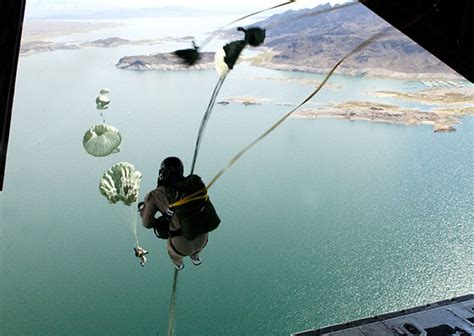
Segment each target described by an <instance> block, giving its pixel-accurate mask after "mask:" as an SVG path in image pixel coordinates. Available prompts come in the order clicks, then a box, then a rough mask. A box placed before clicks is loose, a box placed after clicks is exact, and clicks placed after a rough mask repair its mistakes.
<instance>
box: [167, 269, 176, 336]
mask: <svg viewBox="0 0 474 336" xmlns="http://www.w3.org/2000/svg"><path fill="white" fill-rule="evenodd" d="M177 287H178V270H177V269H175V270H174V275H173V287H172V289H171V300H170V306H169V310H168V336H173V335H174V320H175V311H176V288H177Z"/></svg>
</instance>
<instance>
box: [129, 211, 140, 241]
mask: <svg viewBox="0 0 474 336" xmlns="http://www.w3.org/2000/svg"><path fill="white" fill-rule="evenodd" d="M129 209H130V227H131V229H132V233H133V236H134V237H135V243H136V244H137V248H138V247H140V244H139V243H138V232H137V229H138V227H137V226H138V225H137V212H136V211H134V210H132V207H131V206H129Z"/></svg>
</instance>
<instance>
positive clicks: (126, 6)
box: [26, 0, 350, 17]
mask: <svg viewBox="0 0 474 336" xmlns="http://www.w3.org/2000/svg"><path fill="white" fill-rule="evenodd" d="M348 1H350V0H297V1H296V2H295V3H292V4H290V5H287V6H284V7H282V9H281V10H280V11H283V10H288V9H300V8H313V7H316V6H318V5H321V4H325V3H330V4H331V5H334V4H340V3H345V2H348ZM283 2H286V0H258V1H255V0H238V1H225V0H224V1H223V0H120V1H119V0H27V2H26V16H27V17H46V16H55V15H64V14H72V13H76V14H77V13H87V12H94V11H107V10H110V11H112V10H133V9H139V8H162V7H177V6H179V7H184V8H186V9H195V8H199V9H201V10H206V11H222V12H226V13H233V12H235V13H242V12H245V13H247V12H251V11H257V10H261V9H265V8H267V7H271V6H275V5H278V4H280V3H283ZM277 12H279V11H278V10H277V11H272V14H275V13H277Z"/></svg>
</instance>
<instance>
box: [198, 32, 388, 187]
mask: <svg viewBox="0 0 474 336" xmlns="http://www.w3.org/2000/svg"><path fill="white" fill-rule="evenodd" d="M389 29H391V27H388V28H385V29H383V30H382V31H380V32H378V33H376V34H374V35H372V36H371V37H370V38H368V39H367V40H365V41H364V42H362V43H361V44H359V45H358V46H357V47H355V48H354V49H353V50H352V51H351V52H350V53H348V54H347V55H345V56H344V57H343V58H341V59H340V60H339V62H337V63H336V65H334V66H333V67H332V69H331V70H330V71H329V73H328V74H327V75H326V77H325V78H324V80H323V81H322V82H321V84H319V86H318V87H317V88H316V90H314V91H313V92H312V93H311V94H310V95H309V96H308V97H306V99H305V100H303V101H302V102H301V103H300V104H298V106H296V107H295V108H294V109H292V110H291V111H290V112H288V113H287V114H285V115H284V116H283V117H281V118H280V119H279V120H277V122H276V123H274V124H273V125H272V126H271V127H270V128H269V129H268V130H266V131H265V132H263V133H262V135H260V136H259V137H258V138H256V139H255V140H254V141H252V142H251V143H250V144H248V145H247V146H246V147H244V148H243V149H242V150H241V151H240V152H238V153H237V154H236V155H235V156H234V157H233V158H232V159H231V160H230V161H229V162H228V163H227V165H226V166H225V167H224V168H222V169H221V170H220V171H219V172H218V173H217V174H216V176H214V178H213V179H212V180H211V182H209V184H208V185H207V188H208V189H209V188H210V187H211V186H212V185H213V184H214V183H215V182H216V181H217V180H218V179H219V178H220V177H221V176H222V174H224V173H225V171H226V170H227V169H229V168H230V167H231V166H232V165H233V164H234V163H235V162H236V161H237V160H239V159H240V157H241V156H242V155H244V154H245V153H246V152H247V151H248V150H249V149H250V148H252V147H253V146H254V145H256V144H257V143H258V142H259V141H260V140H262V139H263V138H265V137H266V136H267V135H268V134H270V133H271V132H272V131H273V130H275V129H276V128H277V127H278V126H279V125H280V124H281V123H283V122H284V121H285V120H286V119H287V118H288V117H289V116H290V115H291V114H292V113H293V112H295V111H296V110H297V109H299V108H300V107H301V106H303V105H304V104H306V103H307V102H308V101H309V100H310V99H311V98H313V97H314V96H315V95H316V94H317V93H318V92H319V91H320V90H321V89H322V88H323V86H324V85H325V84H326V82H327V81H328V80H329V78H331V76H332V75H333V73H334V71H335V70H336V69H337V68H338V67H339V65H341V63H342V62H344V61H345V60H346V59H347V58H349V57H350V56H352V55H353V54H355V53H357V52H359V51H360V50H362V49H363V48H365V47H366V46H367V45H369V44H370V43H372V42H373V41H375V40H376V39H378V38H379V37H381V36H383V35H385V34H386V33H387V31H388V30H389Z"/></svg>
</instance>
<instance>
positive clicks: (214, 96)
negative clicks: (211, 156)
mask: <svg viewBox="0 0 474 336" xmlns="http://www.w3.org/2000/svg"><path fill="white" fill-rule="evenodd" d="M225 78H226V75H222V76H220V77H219V80H218V81H217V84H216V86H215V87H214V91H213V92H212V95H211V100H210V101H209V105H207V109H206V113H204V116H203V117H202V120H201V126H199V132H198V135H197V138H196V145H195V147H194V156H193V163H192V165H191V174H192V173H193V172H194V167H195V165H196V159H197V155H198V152H199V147H200V145H201V140H202V136H203V134H204V129H205V128H206V125H207V122H208V121H209V118H210V116H211V112H212V109H213V107H214V104H215V102H216V99H217V95H218V94H219V91H220V90H221V87H222V84H224V80H225Z"/></svg>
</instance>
